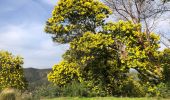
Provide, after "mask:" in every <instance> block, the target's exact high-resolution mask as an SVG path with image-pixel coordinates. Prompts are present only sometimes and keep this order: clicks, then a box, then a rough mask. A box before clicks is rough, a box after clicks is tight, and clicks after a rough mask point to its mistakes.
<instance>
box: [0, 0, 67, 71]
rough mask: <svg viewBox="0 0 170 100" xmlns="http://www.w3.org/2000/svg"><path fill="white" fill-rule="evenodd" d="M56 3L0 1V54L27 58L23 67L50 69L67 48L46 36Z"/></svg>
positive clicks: (43, 0)
mask: <svg viewBox="0 0 170 100" xmlns="http://www.w3.org/2000/svg"><path fill="white" fill-rule="evenodd" d="M56 2H57V1H56V0H0V50H7V51H10V52H12V53H13V54H14V55H20V56H22V57H23V58H24V67H25V68H26V67H35V68H51V67H52V66H53V65H54V64H56V63H58V62H59V61H60V60H61V56H62V54H63V53H64V52H65V51H66V50H67V48H68V46H67V45H58V44H56V43H53V42H52V39H51V37H50V35H48V34H46V33H45V32H44V26H45V22H46V20H47V19H48V18H49V17H50V16H51V11H52V10H53V7H54V5H55V4H56Z"/></svg>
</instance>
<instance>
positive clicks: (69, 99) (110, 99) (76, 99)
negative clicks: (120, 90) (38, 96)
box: [42, 97, 170, 100]
mask: <svg viewBox="0 0 170 100" xmlns="http://www.w3.org/2000/svg"><path fill="white" fill-rule="evenodd" d="M42 100H170V99H161V98H147V97H146V98H116V97H94V98H80V97H59V98H53V99H42Z"/></svg>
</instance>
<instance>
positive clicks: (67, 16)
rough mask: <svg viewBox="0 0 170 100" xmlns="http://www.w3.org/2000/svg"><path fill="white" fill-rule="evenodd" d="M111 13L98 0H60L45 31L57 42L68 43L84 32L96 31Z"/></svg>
mask: <svg viewBox="0 0 170 100" xmlns="http://www.w3.org/2000/svg"><path fill="white" fill-rule="evenodd" d="M109 14H111V11H110V10H109V8H108V7H107V6H105V5H104V4H102V3H101V2H99V1H98V0H60V1H59V2H58V5H57V6H55V8H54V10H53V12H52V17H51V18H49V19H48V21H47V23H46V27H45V31H46V32H47V33H49V34H52V35H53V37H52V38H53V40H54V41H55V42H58V43H68V42H70V41H72V40H73V39H74V38H76V37H81V36H82V34H83V33H84V32H87V31H91V32H94V33H95V32H96V31H97V28H100V27H101V26H102V25H103V24H104V19H105V18H106V17H108V16H109Z"/></svg>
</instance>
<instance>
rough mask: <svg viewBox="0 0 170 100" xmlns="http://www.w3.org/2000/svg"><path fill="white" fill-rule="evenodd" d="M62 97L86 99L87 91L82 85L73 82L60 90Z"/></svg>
mask: <svg viewBox="0 0 170 100" xmlns="http://www.w3.org/2000/svg"><path fill="white" fill-rule="evenodd" d="M61 95H63V96H71V97H87V96H89V93H88V89H87V88H86V87H85V85H83V84H82V83H79V82H76V81H73V82H72V83H70V84H67V85H66V86H65V87H63V88H62V94H61Z"/></svg>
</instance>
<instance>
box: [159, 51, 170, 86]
mask: <svg viewBox="0 0 170 100" xmlns="http://www.w3.org/2000/svg"><path fill="white" fill-rule="evenodd" d="M160 62H161V63H162V66H163V78H164V82H165V83H170V74H169V73H170V63H169V62H170V49H164V50H163V51H162V53H161V56H160Z"/></svg>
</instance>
